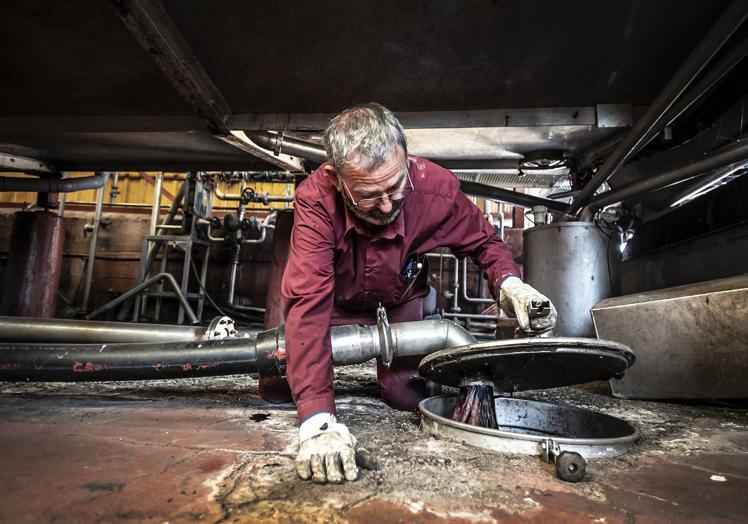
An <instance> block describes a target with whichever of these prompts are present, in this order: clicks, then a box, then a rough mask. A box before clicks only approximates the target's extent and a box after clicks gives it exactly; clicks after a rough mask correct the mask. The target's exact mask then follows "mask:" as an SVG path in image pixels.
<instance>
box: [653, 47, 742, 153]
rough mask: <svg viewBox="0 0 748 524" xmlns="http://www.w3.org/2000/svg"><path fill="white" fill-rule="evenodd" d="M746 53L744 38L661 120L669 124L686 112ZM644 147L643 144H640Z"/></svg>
mask: <svg viewBox="0 0 748 524" xmlns="http://www.w3.org/2000/svg"><path fill="white" fill-rule="evenodd" d="M746 55H748V39H744V40H742V41H741V42H739V43H738V44H737V45H735V46H733V47H732V48H731V49H730V50H729V51H728V52H727V53H725V54H724V56H722V58H721V59H720V60H719V62H717V63H716V64H714V66H712V67H711V68H710V69H709V71H708V72H707V73H706V74H705V75H704V76H703V77H702V78H701V79H700V80H699V81H698V82H697V83H696V85H694V86H693V87H691V88H690V89H689V90H688V92H686V94H684V95H683V96H682V97H681V98H679V99H678V100H677V101H676V102H675V104H673V106H672V107H671V108H670V110H669V111H668V113H667V115H665V117H664V119H663V122H664V123H665V125H668V126H669V125H671V124H672V123H673V122H675V121H676V120H677V119H678V118H680V116H681V115H682V114H683V113H684V112H686V111H687V110H688V109H689V108H690V107H691V106H693V104H695V103H696V102H698V101H699V99H701V97H703V96H704V95H705V94H706V93H707V92H708V91H709V90H710V89H712V88H713V87H714V86H715V85H716V84H717V83H718V82H719V81H720V80H722V79H723V78H724V77H725V76H726V75H727V74H728V73H729V72H730V71H732V70H733V69H734V68H735V67H736V66H737V65H738V64H739V63H740V62H741V61H742V60H743V59H744V58H745V57H746ZM655 136H657V133H649V136H647V137H646V143H645V144H644V145H646V144H648V143H649V142H651V141H652V139H653V138H654V137H655ZM642 147H644V146H642Z"/></svg>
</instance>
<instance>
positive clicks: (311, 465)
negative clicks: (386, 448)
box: [296, 413, 376, 484]
mask: <svg viewBox="0 0 748 524" xmlns="http://www.w3.org/2000/svg"><path fill="white" fill-rule="evenodd" d="M357 459H358V463H359V464H360V465H361V466H363V467H366V468H369V469H374V468H376V465H375V464H374V463H373V460H372V458H371V456H370V455H369V452H368V451H366V450H365V449H363V448H359V447H358V442H357V440H356V437H354V436H353V435H351V432H350V431H348V428H347V427H346V426H345V424H340V423H339V422H338V420H337V419H336V418H335V415H333V414H331V413H317V414H316V415H312V416H311V417H309V418H308V419H307V420H305V421H304V422H303V423H302V424H301V427H300V428H299V453H298V455H297V456H296V472H297V473H298V474H299V477H301V478H302V479H303V480H308V479H309V478H311V479H312V481H314V482H319V483H325V482H331V483H334V484H339V483H341V482H343V480H344V479H345V480H348V481H354V480H356V479H357V478H358V466H357Z"/></svg>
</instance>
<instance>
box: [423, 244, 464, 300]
mask: <svg viewBox="0 0 748 524" xmlns="http://www.w3.org/2000/svg"><path fill="white" fill-rule="evenodd" d="M426 256H427V257H436V258H449V259H452V260H454V275H453V280H452V311H460V303H459V296H458V291H459V289H460V259H459V258H457V257H456V256H454V255H451V254H449V253H426Z"/></svg>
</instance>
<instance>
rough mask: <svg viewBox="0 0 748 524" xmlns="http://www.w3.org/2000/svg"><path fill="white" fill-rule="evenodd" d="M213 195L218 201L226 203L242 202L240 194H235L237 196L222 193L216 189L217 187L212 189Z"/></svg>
mask: <svg viewBox="0 0 748 524" xmlns="http://www.w3.org/2000/svg"><path fill="white" fill-rule="evenodd" d="M213 194H214V195H215V196H217V197H218V198H219V199H220V200H226V201H227V202H241V201H242V195H241V193H237V194H231V193H224V192H222V191H221V190H220V189H219V188H218V186H216V187H215V188H214V189H213Z"/></svg>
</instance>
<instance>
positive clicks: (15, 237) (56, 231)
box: [0, 211, 65, 318]
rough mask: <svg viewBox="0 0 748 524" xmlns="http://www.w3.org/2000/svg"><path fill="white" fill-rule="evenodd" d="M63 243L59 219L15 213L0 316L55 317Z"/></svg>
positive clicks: (62, 225) (62, 224) (45, 214)
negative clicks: (1, 314) (0, 314)
mask: <svg viewBox="0 0 748 524" xmlns="http://www.w3.org/2000/svg"><path fill="white" fill-rule="evenodd" d="M64 243H65V222H64V219H63V218H61V217H59V216H57V215H55V214H52V213H50V212H48V211H35V212H26V211H19V212H18V213H15V215H14V218H13V229H12V232H11V237H10V244H9V246H8V266H7V272H6V276H5V286H4V288H3V299H2V306H0V312H2V313H3V314H6V315H15V316H24V317H47V318H50V317H54V316H55V308H56V306H57V290H58V288H59V286H60V270H61V268H62V249H63V245H64Z"/></svg>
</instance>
